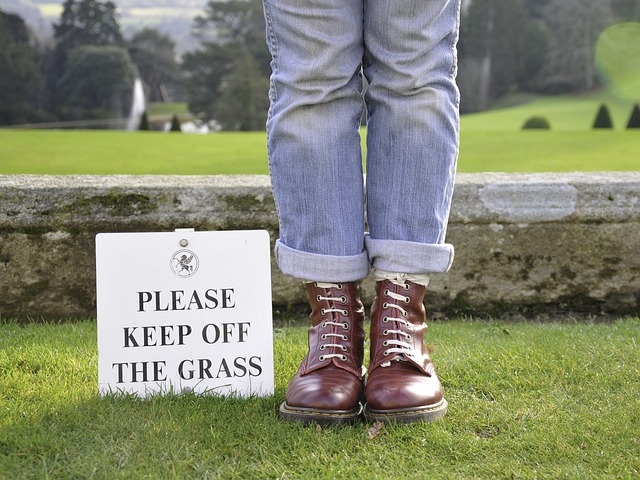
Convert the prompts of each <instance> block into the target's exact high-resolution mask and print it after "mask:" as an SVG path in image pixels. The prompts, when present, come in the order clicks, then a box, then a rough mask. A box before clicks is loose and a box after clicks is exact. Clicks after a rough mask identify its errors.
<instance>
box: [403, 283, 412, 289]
mask: <svg viewBox="0 0 640 480" xmlns="http://www.w3.org/2000/svg"><path fill="white" fill-rule="evenodd" d="M402 288H404V289H405V290H410V289H411V286H410V285H409V284H408V283H405V284H404V285H403V286H402Z"/></svg>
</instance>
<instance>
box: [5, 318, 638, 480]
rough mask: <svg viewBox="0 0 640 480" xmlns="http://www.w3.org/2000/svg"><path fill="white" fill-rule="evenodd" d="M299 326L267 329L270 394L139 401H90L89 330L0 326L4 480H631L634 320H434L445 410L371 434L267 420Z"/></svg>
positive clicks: (634, 458)
mask: <svg viewBox="0 0 640 480" xmlns="http://www.w3.org/2000/svg"><path fill="white" fill-rule="evenodd" d="M299 320H300V321H302V322H304V319H303V318H302V315H301V318H300V319H299ZM3 321H4V322H6V320H5V319H3ZM304 323H305V324H302V323H298V322H297V320H296V323H293V324H290V325H289V324H288V325H287V326H280V327H276V329H275V331H274V355H275V359H276V362H275V365H274V367H275V393H274V395H273V396H269V397H264V398H249V399H239V398H222V397H216V396H211V395H210V396H207V395H204V396H196V395H194V394H186V395H180V396H176V395H169V396H166V397H160V396H154V397H152V398H150V399H148V400H146V401H141V400H139V399H136V398H135V397H129V396H120V397H113V396H108V397H105V398H102V397H99V396H98V394H97V386H98V379H97V370H98V369H97V362H98V352H97V345H96V340H95V339H96V333H97V332H96V322H95V321H84V322H70V323H65V324H51V323H45V324H27V325H24V324H23V325H20V324H17V323H12V322H6V323H3V322H0V478H3V479H7V480H8V479H19V478H25V479H26V478H42V479H46V478H52V479H54V478H55V479H69V478H96V479H138V478H139V479H148V478H153V479H155V478H158V479H174V478H175V479H205V478H210V479H214V478H221V479H238V480H240V479H261V478H264V479H276V478H282V479H285V478H288V479H292V478H299V479H316V478H317V479H387V478H402V479H413V478H415V479H447V480H448V479H508V478H516V479H535V478H540V479H556V478H568V479H576V480H578V479H614V478H615V479H617V478H620V479H631V478H638V475H639V472H640V458H639V457H638V443H639V442H640V430H639V429H638V425H639V424H640V423H639V422H640V407H639V404H638V397H639V396H640V356H639V355H638V344H637V343H638V339H639V334H640V320H639V319H638V318H627V319H621V320H619V321H614V322H611V323H603V322H600V323H594V322H585V323H580V322H572V321H570V320H566V321H565V322H557V323H554V322H549V323H536V322H516V323H508V322H501V321H497V320H496V321H490V322H484V321H463V320H447V321H438V322H432V323H431V325H430V326H429V334H428V337H429V338H428V341H429V342H430V343H431V344H432V347H433V348H434V350H433V358H434V361H435V362H436V365H437V366H438V372H439V376H440V378H441V379H442V382H443V386H444V389H445V395H446V397H447V400H448V401H449V410H448V413H447V416H446V417H445V418H444V419H443V420H441V421H439V422H436V423H433V424H414V425H407V426H398V425H393V424H388V425H386V426H384V427H383V428H382V429H379V428H378V429H373V430H372V425H371V424H366V423H358V424H356V425H354V426H348V427H330V428H316V427H313V426H312V427H303V426H301V425H298V424H295V423H288V422H282V421H280V420H279V419H278V416H277V408H278V405H279V404H280V403H281V402H282V401H283V399H284V392H285V388H286V385H287V382H288V381H289V379H290V378H291V377H292V376H293V374H294V373H295V371H296V369H297V368H298V363H299V361H300V359H301V358H302V356H303V355H304V353H305V351H306V348H307V346H306V345H307V342H306V338H307V327H306V322H304Z"/></svg>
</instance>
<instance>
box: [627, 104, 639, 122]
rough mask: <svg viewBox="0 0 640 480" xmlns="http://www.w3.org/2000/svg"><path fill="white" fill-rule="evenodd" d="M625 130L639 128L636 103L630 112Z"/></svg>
mask: <svg viewBox="0 0 640 480" xmlns="http://www.w3.org/2000/svg"><path fill="white" fill-rule="evenodd" d="M627 128H640V106H638V104H637V103H636V104H635V105H634V106H633V110H631V115H629V120H628V121H627Z"/></svg>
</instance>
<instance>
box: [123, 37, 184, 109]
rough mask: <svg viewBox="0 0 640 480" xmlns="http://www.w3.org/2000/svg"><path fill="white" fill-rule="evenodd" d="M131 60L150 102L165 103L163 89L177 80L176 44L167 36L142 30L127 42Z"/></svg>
mask: <svg viewBox="0 0 640 480" xmlns="http://www.w3.org/2000/svg"><path fill="white" fill-rule="evenodd" d="M128 48H129V54H130V55H131V60H132V61H133V63H135V64H136V66H137V67H138V72H139V73H140V77H141V79H142V81H143V82H144V83H145V85H146V86H147V88H148V91H149V100H150V101H152V102H153V101H166V100H167V98H165V88H166V86H167V85H173V84H174V83H176V82H177V80H178V64H177V62H176V53H175V49H176V44H175V42H174V41H173V39H172V38H171V37H170V36H168V35H163V34H161V33H160V32H159V31H158V30H156V29H153V28H144V29H142V30H140V31H138V32H136V33H135V35H133V37H132V38H131V40H130V41H129V42H128Z"/></svg>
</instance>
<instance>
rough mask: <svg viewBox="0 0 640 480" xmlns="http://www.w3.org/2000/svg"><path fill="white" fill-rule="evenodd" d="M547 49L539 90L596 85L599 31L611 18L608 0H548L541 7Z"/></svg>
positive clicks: (608, 23) (568, 89) (564, 90)
mask: <svg viewBox="0 0 640 480" xmlns="http://www.w3.org/2000/svg"><path fill="white" fill-rule="evenodd" d="M544 15H545V22H546V24H547V25H548V27H549V29H548V32H549V49H548V51H547V56H546V59H545V63H544V68H543V69H542V70H541V71H540V75H539V87H540V90H542V91H545V92H549V93H560V92H568V91H577V90H589V89H593V88H594V87H595V86H596V80H597V73H596V69H595V63H594V57H595V46H596V42H597V40H598V36H599V35H600V33H601V32H602V31H603V30H604V29H605V28H606V27H607V26H608V25H610V24H611V23H612V22H613V17H612V13H611V8H610V2H609V1H606V2H605V1H602V0H551V2H550V3H549V4H548V5H547V7H546V8H545V9H544Z"/></svg>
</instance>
